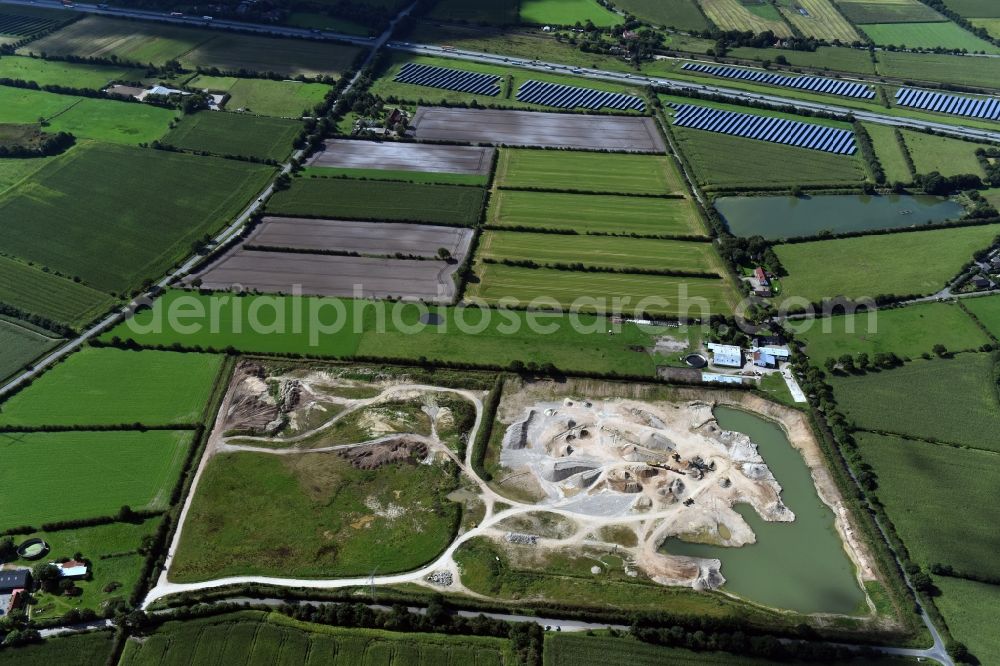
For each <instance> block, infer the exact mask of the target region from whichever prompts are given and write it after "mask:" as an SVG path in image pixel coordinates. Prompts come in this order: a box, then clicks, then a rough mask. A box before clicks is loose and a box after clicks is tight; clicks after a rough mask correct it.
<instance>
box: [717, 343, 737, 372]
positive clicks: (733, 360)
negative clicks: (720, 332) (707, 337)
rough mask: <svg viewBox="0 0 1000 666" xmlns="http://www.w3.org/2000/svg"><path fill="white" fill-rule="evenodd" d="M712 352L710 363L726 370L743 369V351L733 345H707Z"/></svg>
mask: <svg viewBox="0 0 1000 666" xmlns="http://www.w3.org/2000/svg"><path fill="white" fill-rule="evenodd" d="M708 348H709V350H710V351H711V352H712V363H713V364H715V365H720V366H724V367H727V368H742V367H743V350H742V349H740V348H739V347H737V346H735V345H717V344H710V345H708Z"/></svg>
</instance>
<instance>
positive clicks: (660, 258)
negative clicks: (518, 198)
mask: <svg viewBox="0 0 1000 666" xmlns="http://www.w3.org/2000/svg"><path fill="white" fill-rule="evenodd" d="M479 256H480V257H489V258H491V259H496V260H497V261H502V260H503V259H513V260H516V261H534V262H536V263H538V264H542V265H553V264H565V265H574V264H583V265H585V266H597V267H601V268H614V269H618V270H626V271H628V270H636V269H639V270H660V271H663V270H673V271H689V272H703V273H720V272H721V271H722V265H721V261H720V259H719V258H718V255H717V254H716V253H715V248H714V247H713V245H712V244H711V243H691V242H686V241H670V240H653V239H648V238H646V239H639V238H606V237H602V236H561V235H560V236H556V235H543V234H531V233H521V232H517V231H510V232H508V231H488V232H486V234H485V235H484V236H483V238H482V239H481V240H480V242H479Z"/></svg>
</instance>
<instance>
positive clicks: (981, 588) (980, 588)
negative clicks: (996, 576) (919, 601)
mask: <svg viewBox="0 0 1000 666" xmlns="http://www.w3.org/2000/svg"><path fill="white" fill-rule="evenodd" d="M934 584H935V585H936V586H937V587H938V589H940V590H941V596H939V597H936V598H935V599H934V605H935V606H937V607H938V610H940V611H941V615H943V616H944V620H945V622H947V623H948V631H949V632H950V633H951V635H952V636H954V637H955V640H956V641H960V642H962V643H965V645H966V646H967V647H968V648H969V651H970V652H972V654H973V655H974V656H975V657H976V659H977V660H978V662H979V663H980V664H995V663H1000V643H998V642H997V638H996V631H995V623H996V615H997V611H998V610H1000V585H988V584H986V583H977V582H974V581H971V580H962V579H959V578H944V577H937V578H935V579H934Z"/></svg>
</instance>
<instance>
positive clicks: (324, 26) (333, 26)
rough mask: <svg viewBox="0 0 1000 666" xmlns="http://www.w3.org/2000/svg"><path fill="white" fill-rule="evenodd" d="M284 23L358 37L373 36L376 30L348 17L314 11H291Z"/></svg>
mask: <svg viewBox="0 0 1000 666" xmlns="http://www.w3.org/2000/svg"><path fill="white" fill-rule="evenodd" d="M285 24H286V25H292V26H296V27H298V28H320V29H321V30H332V31H334V32H342V33H345V34H348V35H357V36H359V37H375V36H377V34H376V33H377V32H378V31H377V30H373V29H372V28H369V27H368V26H366V25H364V24H362V23H357V22H355V21H352V20H350V19H346V18H340V17H339V16H331V15H329V14H318V13H314V12H294V11H293V12H292V13H290V14H289V15H288V18H287V19H285Z"/></svg>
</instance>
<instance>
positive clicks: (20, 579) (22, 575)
mask: <svg viewBox="0 0 1000 666" xmlns="http://www.w3.org/2000/svg"><path fill="white" fill-rule="evenodd" d="M30 586H31V570H30V569H5V570H3V571H0V594H12V593H13V592H14V590H25V589H28V587H30Z"/></svg>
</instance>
